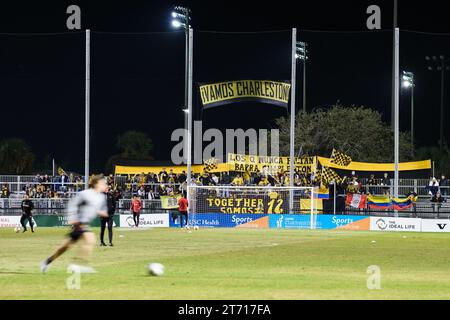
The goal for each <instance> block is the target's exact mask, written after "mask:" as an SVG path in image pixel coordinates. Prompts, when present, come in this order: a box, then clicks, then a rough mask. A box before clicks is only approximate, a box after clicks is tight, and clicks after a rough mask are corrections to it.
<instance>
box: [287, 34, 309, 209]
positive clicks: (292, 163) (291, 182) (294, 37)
mask: <svg viewBox="0 0 450 320" xmlns="http://www.w3.org/2000/svg"><path fill="white" fill-rule="evenodd" d="M296 52H297V29H296V28H293V29H292V56H291V133H290V153H289V157H290V158H289V166H290V170H289V186H290V187H291V188H292V187H293V186H294V170H295V161H294V157H295V78H296V76H297V60H296V57H295V54H296ZM305 56H306V54H305ZM289 209H290V213H294V211H293V210H294V193H293V190H292V189H291V190H290V191H289Z"/></svg>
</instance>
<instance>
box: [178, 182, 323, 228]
mask: <svg viewBox="0 0 450 320" xmlns="http://www.w3.org/2000/svg"><path fill="white" fill-rule="evenodd" d="M315 190H316V189H315V188H313V187H272V186H198V185H191V186H188V190H187V192H188V199H189V223H188V224H189V225H190V226H193V225H194V224H196V223H197V221H198V218H199V219H200V218H201V216H202V215H209V216H211V215H217V218H218V219H221V220H222V221H224V220H225V221H227V219H230V221H231V219H236V217H238V216H239V215H240V214H241V215H246V214H247V215H248V214H249V215H261V217H263V216H266V215H280V218H281V219H282V218H283V216H282V215H303V216H307V215H309V227H310V229H315V228H316V215H317V208H316V206H315V198H316V196H317V192H315ZM292 199H293V201H292V202H291V200H292ZM291 203H292V208H291Z"/></svg>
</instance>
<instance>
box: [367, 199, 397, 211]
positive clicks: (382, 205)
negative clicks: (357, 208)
mask: <svg viewBox="0 0 450 320" xmlns="http://www.w3.org/2000/svg"><path fill="white" fill-rule="evenodd" d="M367 204H368V206H369V208H370V209H383V210H389V209H391V207H392V204H391V199H390V198H389V197H388V196H371V195H369V196H368V197H367Z"/></svg>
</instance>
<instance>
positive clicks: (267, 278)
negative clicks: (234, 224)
mask: <svg viewBox="0 0 450 320" xmlns="http://www.w3.org/2000/svg"><path fill="white" fill-rule="evenodd" d="M94 231H95V232H96V234H98V229H94ZM66 232H67V230H66V229H63V228H38V229H37V232H36V233H35V234H31V233H30V232H27V233H24V234H21V233H20V234H16V233H14V232H13V231H12V229H0V299H449V298H450V234H431V233H428V234H427V233H376V232H355V231H353V232H352V231H307V230H304V231H300V230H275V229H269V230H246V229H200V230H193V231H192V232H191V233H189V232H188V231H186V230H180V229H147V230H144V229H143V230H133V229H116V230H115V241H114V243H115V247H113V248H110V247H106V248H103V247H97V248H96V249H95V251H94V255H93V259H92V266H93V267H94V268H96V269H97V271H98V273H97V274H87V275H82V276H81V288H80V289H79V290H69V289H67V287H66V279H67V277H68V276H70V274H68V273H66V267H67V265H68V264H69V263H70V262H71V259H72V258H73V257H74V256H75V254H76V250H77V248H75V250H73V251H70V252H69V253H68V254H66V255H64V256H63V257H62V258H61V259H60V260H57V261H55V262H54V264H53V265H52V266H51V268H50V270H49V273H48V274H46V275H43V274H41V273H40V271H39V264H40V262H41V261H42V260H43V259H44V258H45V257H47V256H48V255H49V254H50V253H51V252H52V251H53V249H54V248H55V247H56V246H57V245H59V244H60V243H61V241H62V240H63V239H64V234H65V233H66ZM149 262H160V263H163V264H164V266H165V274H164V276H162V277H151V276H148V275H147V271H146V266H147V264H148V263H149ZM371 265H377V266H379V267H380V269H381V289H380V290H369V289H368V288H367V279H368V277H369V275H368V274H367V268H368V267H369V266H371Z"/></svg>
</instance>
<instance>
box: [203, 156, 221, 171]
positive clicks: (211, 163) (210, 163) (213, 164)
mask: <svg viewBox="0 0 450 320" xmlns="http://www.w3.org/2000/svg"><path fill="white" fill-rule="evenodd" d="M218 162H219V160H217V159H215V158H211V159H208V160H205V165H204V169H205V172H211V171H213V170H217V168H218V167H217V163H218Z"/></svg>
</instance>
